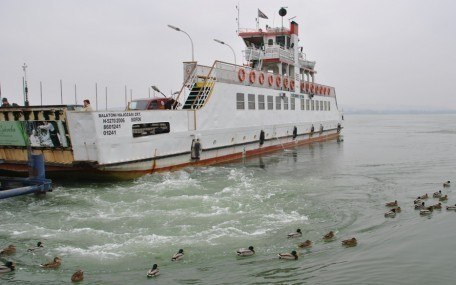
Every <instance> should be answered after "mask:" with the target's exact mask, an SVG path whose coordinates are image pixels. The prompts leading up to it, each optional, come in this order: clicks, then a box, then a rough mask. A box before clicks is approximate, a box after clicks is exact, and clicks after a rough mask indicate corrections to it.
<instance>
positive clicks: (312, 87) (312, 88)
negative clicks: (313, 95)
mask: <svg viewBox="0 0 456 285" xmlns="http://www.w3.org/2000/svg"><path fill="white" fill-rule="evenodd" d="M310 91H312V92H313V91H314V85H313V84H312V83H310Z"/></svg>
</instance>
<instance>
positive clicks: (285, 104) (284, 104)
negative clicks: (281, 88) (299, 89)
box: [283, 96, 288, 110]
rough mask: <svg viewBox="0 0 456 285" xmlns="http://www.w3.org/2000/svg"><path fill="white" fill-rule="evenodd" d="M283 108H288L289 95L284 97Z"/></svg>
mask: <svg viewBox="0 0 456 285" xmlns="http://www.w3.org/2000/svg"><path fill="white" fill-rule="evenodd" d="M283 109H284V110H288V97H285V96H284V97H283Z"/></svg>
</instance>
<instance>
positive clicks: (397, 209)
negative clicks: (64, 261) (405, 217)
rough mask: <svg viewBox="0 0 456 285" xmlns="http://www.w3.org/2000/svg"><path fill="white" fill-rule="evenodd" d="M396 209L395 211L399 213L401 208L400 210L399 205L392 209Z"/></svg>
mask: <svg viewBox="0 0 456 285" xmlns="http://www.w3.org/2000/svg"><path fill="white" fill-rule="evenodd" d="M394 210H395V211H396V213H400V212H401V211H402V210H401V207H397V208H395V209H394Z"/></svg>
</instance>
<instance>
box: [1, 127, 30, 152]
mask: <svg viewBox="0 0 456 285" xmlns="http://www.w3.org/2000/svg"><path fill="white" fill-rule="evenodd" d="M0 145H7V146H26V145H27V142H26V140H25V132H24V128H23V125H22V123H21V122H18V121H1V122H0Z"/></svg>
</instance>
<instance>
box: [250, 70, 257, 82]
mask: <svg viewBox="0 0 456 285" xmlns="http://www.w3.org/2000/svg"><path fill="white" fill-rule="evenodd" d="M255 79H256V74H255V71H253V70H252V71H250V74H249V81H250V83H255Z"/></svg>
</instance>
